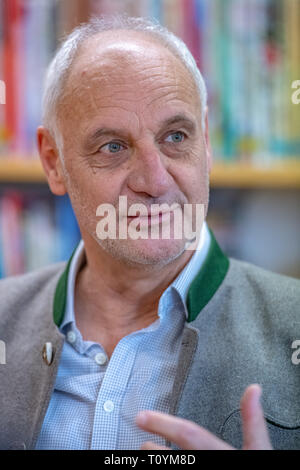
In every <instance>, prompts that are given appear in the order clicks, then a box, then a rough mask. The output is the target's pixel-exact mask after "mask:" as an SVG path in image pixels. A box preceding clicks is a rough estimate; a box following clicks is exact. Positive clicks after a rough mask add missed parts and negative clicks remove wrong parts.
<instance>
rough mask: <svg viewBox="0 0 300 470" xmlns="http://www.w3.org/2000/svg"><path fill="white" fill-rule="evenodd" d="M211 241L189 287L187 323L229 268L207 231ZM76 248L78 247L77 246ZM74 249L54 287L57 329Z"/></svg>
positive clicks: (62, 313) (202, 305) (64, 306)
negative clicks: (200, 266) (202, 262)
mask: <svg viewBox="0 0 300 470" xmlns="http://www.w3.org/2000/svg"><path fill="white" fill-rule="evenodd" d="M209 232H210V236H211V240H210V247H209V250H208V254H207V256H206V260H205V262H204V264H203V266H202V268H201V269H200V271H199V273H198V274H197V276H196V277H195V279H194V280H193V282H192V283H191V285H190V288H189V291H188V295H187V309H188V312H189V316H188V320H187V321H188V322H191V321H193V320H195V319H196V318H197V316H198V314H199V313H200V311H201V310H202V309H203V308H204V307H205V305H207V304H208V302H209V301H210V299H211V298H212V297H213V295H214V294H215V292H216V291H217V290H218V288H219V287H220V285H221V284H222V282H223V280H224V278H225V276H226V273H227V271H228V268H229V259H228V257H227V256H226V255H225V254H224V253H223V251H222V250H221V248H220V247H219V245H218V243H217V241H216V239H215V237H214V235H213V232H212V231H211V229H209ZM77 246H78V245H77ZM77 246H76V248H75V249H74V251H73V253H72V255H71V257H70V259H69V261H68V263H67V266H66V268H65V270H64V272H63V273H62V275H61V277H60V278H59V281H58V283H57V286H56V290H55V295H54V303H53V318H54V323H55V324H56V325H57V326H58V327H59V326H60V325H61V322H62V320H63V317H64V313H65V308H66V302H67V287H68V275H69V271H70V265H71V261H72V259H73V256H74V253H75V251H76V249H77Z"/></svg>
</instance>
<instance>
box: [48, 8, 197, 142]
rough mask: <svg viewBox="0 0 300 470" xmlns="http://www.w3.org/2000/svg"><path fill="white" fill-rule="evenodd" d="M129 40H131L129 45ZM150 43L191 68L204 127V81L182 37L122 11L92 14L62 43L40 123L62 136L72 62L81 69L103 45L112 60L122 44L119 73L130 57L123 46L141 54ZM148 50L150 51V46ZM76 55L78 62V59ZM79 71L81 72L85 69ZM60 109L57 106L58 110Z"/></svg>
mask: <svg viewBox="0 0 300 470" xmlns="http://www.w3.org/2000/svg"><path fill="white" fill-rule="evenodd" d="M124 39H126V40H127V41H126V44H127V46H125V43H124ZM136 41H138V42H136ZM129 42H130V43H131V45H130V46H129ZM151 45H152V46H154V45H156V46H157V47H159V46H160V47H161V48H162V49H163V48H164V49H165V53H167V52H169V53H172V54H173V55H174V56H176V57H177V59H178V60H179V61H180V62H181V64H182V65H183V66H184V67H185V68H186V69H187V71H189V72H190V76H191V80H192V81H194V84H195V85H196V95H197V94H198V97H199V98H200V103H201V109H202V125H203V127H204V112H205V108H206V88H205V83H204V81H203V78H202V75H201V73H200V71H199V69H198V67H197V65H196V63H195V60H194V58H193V56H192V54H191V53H190V51H189V50H188V48H187V47H186V45H185V44H184V43H183V42H182V41H181V39H179V38H178V37H177V36H175V35H174V34H172V33H171V32H170V31H168V30H167V29H166V28H164V27H162V26H161V25H160V24H159V23H158V22H156V21H155V20H149V19H144V18H134V17H127V16H125V15H114V16H103V17H94V18H91V19H90V21H89V22H88V23H85V24H83V25H80V26H79V27H78V28H76V29H75V30H74V31H73V32H72V33H71V34H70V35H69V36H68V37H67V39H66V40H65V41H64V43H63V44H62V45H61V47H60V48H59V50H58V51H57V53H56V55H55V57H54V58H53V60H52V62H51V63H50V65H49V67H48V70H47V75H46V81H45V88H44V96H43V124H44V126H46V127H47V128H48V129H49V131H50V132H51V133H52V135H56V137H57V139H56V140H57V141H60V140H61V139H60V138H59V137H60V136H59V133H58V125H57V124H58V123H57V116H58V108H59V107H60V105H61V104H62V102H63V99H64V96H65V93H66V88H67V87H66V84H67V83H68V84H70V77H71V75H72V77H74V76H75V75H74V74H73V72H75V70H73V69H74V66H75V64H76V65H77V66H79V69H80V68H81V69H82V68H83V67H84V60H85V61H86V62H85V63H86V64H88V63H89V64H91V63H92V62H93V61H97V60H98V59H97V58H99V53H100V51H101V49H103V52H105V51H106V52H107V53H108V54H109V55H110V56H111V60H113V57H112V51H115V49H118V51H119V53H121V46H123V53H124V54H123V57H121V56H120V55H119V56H118V58H119V59H121V60H122V65H121V63H120V62H118V58H117V56H115V57H116V59H115V60H116V63H115V65H116V67H117V69H116V73H118V71H119V72H120V73H121V72H122V70H121V67H123V66H126V63H127V62H126V61H130V57H127V58H126V57H125V56H126V50H127V56H128V49H126V47H130V51H131V53H133V52H134V50H135V52H136V53H137V54H140V56H141V55H143V54H146V51H147V50H149V48H150V47H151ZM104 48H105V49H104ZM151 50H152V51H153V49H151ZM115 52H116V51H115ZM79 58H80V61H81V62H80V61H79V60H77V59H79ZM124 61H125V62H124ZM163 65H164V59H162V61H161V63H160V67H163ZM77 72H78V70H77ZM81 72H82V73H83V72H84V69H82V70H81ZM83 75H84V73H83ZM71 90H72V87H70V88H69V90H68V93H70V91H71ZM61 109H62V108H61V107H60V111H61ZM58 144H59V142H58Z"/></svg>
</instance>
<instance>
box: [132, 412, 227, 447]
mask: <svg viewBox="0 0 300 470" xmlns="http://www.w3.org/2000/svg"><path fill="white" fill-rule="evenodd" d="M143 418H144V419H143ZM136 423H137V425H138V426H139V427H141V428H142V429H144V430H145V431H148V432H152V433H154V434H158V435H159V436H162V437H164V438H165V439H167V440H168V441H170V442H173V443H175V444H176V445H177V446H178V447H179V448H181V449H186V450H217V449H220V450H233V447H231V446H229V445H228V444H226V443H225V442H223V441H222V440H221V439H219V438H217V437H216V436H214V435H213V434H212V433H210V432H209V431H207V430H206V429H204V428H202V427H201V426H198V425H197V424H195V423H193V422H191V421H188V420H186V419H182V418H177V417H175V416H171V415H168V414H165V413H159V412H156V411H144V412H141V413H139V414H138V416H137V418H136Z"/></svg>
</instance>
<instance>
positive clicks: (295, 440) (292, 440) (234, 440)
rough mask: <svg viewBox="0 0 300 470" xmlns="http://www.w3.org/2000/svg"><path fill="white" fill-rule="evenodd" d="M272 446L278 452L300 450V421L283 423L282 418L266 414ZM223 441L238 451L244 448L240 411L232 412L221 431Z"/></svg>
mask: <svg viewBox="0 0 300 470" xmlns="http://www.w3.org/2000/svg"><path fill="white" fill-rule="evenodd" d="M265 419H266V421H267V426H268V431H269V436H270V440H271V443H272V446H273V448H274V449H276V450H277V449H278V450H299V449H300V421H298V422H296V421H295V422H294V423H286V422H283V421H282V420H281V419H280V417H276V418H274V417H272V416H270V415H268V414H265ZM219 434H220V437H221V439H223V440H224V441H226V442H227V443H228V444H231V445H232V446H233V447H235V448H236V449H241V448H242V446H243V433H242V419H241V413H240V410H234V411H232V412H231V413H230V414H229V415H228V417H227V418H226V420H225V421H224V423H223V424H222V426H221V428H220V431H219Z"/></svg>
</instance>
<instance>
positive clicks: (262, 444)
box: [241, 384, 272, 450]
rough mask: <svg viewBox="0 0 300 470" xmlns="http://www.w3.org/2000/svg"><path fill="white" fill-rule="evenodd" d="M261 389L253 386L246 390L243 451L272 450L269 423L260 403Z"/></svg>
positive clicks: (242, 409)
mask: <svg viewBox="0 0 300 470" xmlns="http://www.w3.org/2000/svg"><path fill="white" fill-rule="evenodd" d="M261 392H262V390H261V387H260V386H259V385H258V384H252V385H250V386H249V387H247V388H246V390H245V392H244V395H243V396H242V399H241V415H242V425H243V449H245V450H271V449H272V445H271V442H270V438H269V434H268V428H267V423H266V420H265V418H264V412H263V409H262V406H261V403H260V396H261Z"/></svg>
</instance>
